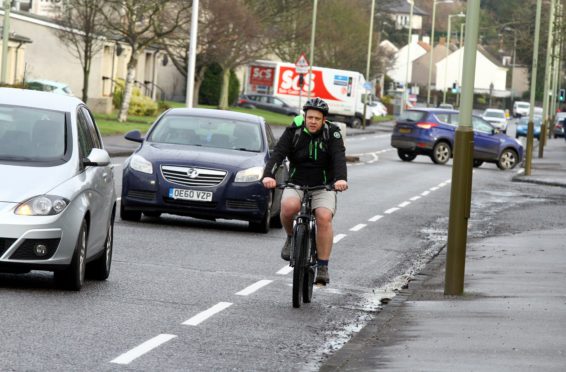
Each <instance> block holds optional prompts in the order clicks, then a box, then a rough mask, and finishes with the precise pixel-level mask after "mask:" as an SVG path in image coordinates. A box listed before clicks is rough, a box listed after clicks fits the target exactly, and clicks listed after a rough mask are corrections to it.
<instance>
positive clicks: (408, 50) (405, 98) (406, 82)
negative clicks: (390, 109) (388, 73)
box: [400, 0, 415, 114]
mask: <svg viewBox="0 0 566 372" xmlns="http://www.w3.org/2000/svg"><path fill="white" fill-rule="evenodd" d="M407 2H408V3H409V4H411V11H410V12H409V41H408V42H407V64H406V68H405V86H404V87H403V98H402V99H401V110H400V112H401V114H403V112H404V111H405V102H406V101H408V100H409V97H408V92H407V86H408V85H409V65H410V64H411V61H410V59H411V37H412V33H413V7H414V6H415V1H414V0H407Z"/></svg>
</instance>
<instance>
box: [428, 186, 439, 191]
mask: <svg viewBox="0 0 566 372" xmlns="http://www.w3.org/2000/svg"><path fill="white" fill-rule="evenodd" d="M429 190H430V191H436V190H438V187H436V186H434V187H431V188H430V189H429Z"/></svg>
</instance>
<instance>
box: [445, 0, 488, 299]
mask: <svg viewBox="0 0 566 372" xmlns="http://www.w3.org/2000/svg"><path fill="white" fill-rule="evenodd" d="M466 14H467V17H466V45H465V47H464V69H463V72H464V73H463V81H462V104H461V105H460V124H459V125H458V129H456V137H455V145H454V150H455V151H454V160H453V165H452V186H451V192H450V212H449V213H450V216H449V222H448V242H447V255H446V276H445V284H444V294H445V295H462V294H463V291H464V268H465V264H466V240H467V233H468V218H469V217H470V205H471V198H472V164H473V152H474V132H473V127H472V109H473V104H474V102H473V101H474V80H475V71H476V54H477V49H476V46H477V43H478V30H479V19H480V0H468V5H467V10H466Z"/></svg>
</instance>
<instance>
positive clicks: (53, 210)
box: [14, 195, 69, 216]
mask: <svg viewBox="0 0 566 372" xmlns="http://www.w3.org/2000/svg"><path fill="white" fill-rule="evenodd" d="M67 205H69V200H68V199H65V198H62V197H60V196H55V195H40V196H36V197H33V198H31V199H28V200H26V201H25V202H23V203H22V204H20V205H18V207H17V208H16V210H15V211H14V213H15V214H17V215H20V216H54V215H56V214H59V213H61V212H63V211H64V210H65V208H67Z"/></svg>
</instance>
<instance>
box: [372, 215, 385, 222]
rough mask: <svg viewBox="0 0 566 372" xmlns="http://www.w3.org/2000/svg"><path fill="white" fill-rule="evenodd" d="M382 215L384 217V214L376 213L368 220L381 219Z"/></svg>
mask: <svg viewBox="0 0 566 372" xmlns="http://www.w3.org/2000/svg"><path fill="white" fill-rule="evenodd" d="M381 217H383V216H382V215H379V214H378V215H375V216H373V217H372V218H370V219H369V220H368V221H371V222H375V221H377V220H379V219H380V218H381Z"/></svg>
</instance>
